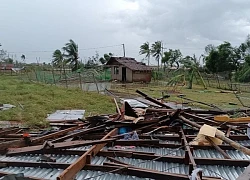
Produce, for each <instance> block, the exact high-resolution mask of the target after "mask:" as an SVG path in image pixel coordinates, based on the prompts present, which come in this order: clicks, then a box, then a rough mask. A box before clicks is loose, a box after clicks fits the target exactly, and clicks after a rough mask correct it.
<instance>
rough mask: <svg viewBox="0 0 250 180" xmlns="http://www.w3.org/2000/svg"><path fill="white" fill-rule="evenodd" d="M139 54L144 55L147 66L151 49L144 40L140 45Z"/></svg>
mask: <svg viewBox="0 0 250 180" xmlns="http://www.w3.org/2000/svg"><path fill="white" fill-rule="evenodd" d="M139 53H140V55H144V54H145V57H146V58H147V59H148V66H149V61H150V55H151V50H150V46H149V42H145V43H144V44H142V45H141V46H140V52H139Z"/></svg>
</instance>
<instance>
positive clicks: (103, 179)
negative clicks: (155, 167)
mask: <svg viewBox="0 0 250 180" xmlns="http://www.w3.org/2000/svg"><path fill="white" fill-rule="evenodd" d="M0 171H3V172H7V173H13V174H17V173H24V176H32V177H37V178H43V179H50V180H55V179H56V177H57V176H58V175H59V174H60V173H61V172H62V171H63V170H62V169H46V168H33V167H7V168H2V169H0ZM102 174H104V172H101V171H88V170H83V171H80V172H79V173H78V174H77V175H76V179H77V180H82V179H86V178H90V177H95V178H93V180H95V179H99V180H117V179H119V180H126V179H128V180H130V179H131V180H141V179H142V178H138V177H134V176H127V175H120V174H113V173H105V174H104V175H102ZM98 175H100V176H98ZM96 176H98V177H96Z"/></svg>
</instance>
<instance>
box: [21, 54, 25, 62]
mask: <svg viewBox="0 0 250 180" xmlns="http://www.w3.org/2000/svg"><path fill="white" fill-rule="evenodd" d="M25 58H26V57H25V55H24V54H22V56H21V59H22V61H23V62H24V61H25Z"/></svg>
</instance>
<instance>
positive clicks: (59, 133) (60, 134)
mask: <svg viewBox="0 0 250 180" xmlns="http://www.w3.org/2000/svg"><path fill="white" fill-rule="evenodd" d="M81 127H82V126H74V127H71V128H68V129H64V130H61V131H58V132H55V133H52V134H48V135H45V136H42V137H38V138H34V139H32V140H31V142H32V144H33V145H35V144H38V143H43V142H44V141H45V140H48V139H55V138H58V137H59V136H63V135H65V134H67V133H68V132H71V131H74V130H77V129H79V128H81Z"/></svg>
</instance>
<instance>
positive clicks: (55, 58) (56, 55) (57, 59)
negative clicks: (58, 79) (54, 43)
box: [52, 49, 64, 75]
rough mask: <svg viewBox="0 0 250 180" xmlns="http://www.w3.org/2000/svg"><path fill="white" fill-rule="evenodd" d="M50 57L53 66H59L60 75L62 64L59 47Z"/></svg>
mask: <svg viewBox="0 0 250 180" xmlns="http://www.w3.org/2000/svg"><path fill="white" fill-rule="evenodd" d="M52 57H53V59H52V64H53V66H56V67H58V68H60V75H62V69H63V65H64V64H63V63H64V61H63V54H62V52H61V51H60V50H59V49H57V50H55V51H54V53H53V56H52Z"/></svg>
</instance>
